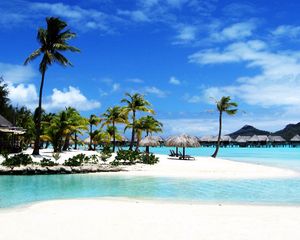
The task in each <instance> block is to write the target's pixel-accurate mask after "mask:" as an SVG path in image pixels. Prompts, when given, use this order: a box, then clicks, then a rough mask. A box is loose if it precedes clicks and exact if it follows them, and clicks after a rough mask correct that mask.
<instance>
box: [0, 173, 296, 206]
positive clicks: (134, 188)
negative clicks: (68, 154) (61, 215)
mask: <svg viewBox="0 0 300 240" xmlns="http://www.w3.org/2000/svg"><path fill="white" fill-rule="evenodd" d="M0 192H1V197H0V207H1V208H5V207H12V206H16V205H20V204H26V203H31V202H35V201H41V200H49V199H67V198H86V197H129V198H147V199H165V200H179V201H185V200H186V201H201V202H212V203H247V204H248V203H250V204H285V205H286V204H294V205H300V179H289V180H286V179H285V180H280V179H277V180H275V179H274V180H195V179H193V180H192V179H189V180H187V179H175V178H154V177H131V176H130V177H129V176H126V177H121V176H99V175H91V174H89V175H81V174H80V175H47V176H2V177H1V178H0Z"/></svg>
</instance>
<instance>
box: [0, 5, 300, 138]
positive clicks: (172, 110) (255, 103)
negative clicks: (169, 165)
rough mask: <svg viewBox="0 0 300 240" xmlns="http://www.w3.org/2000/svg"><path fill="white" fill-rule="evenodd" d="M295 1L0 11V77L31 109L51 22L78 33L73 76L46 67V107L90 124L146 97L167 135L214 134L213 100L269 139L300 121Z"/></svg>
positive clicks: (228, 124) (231, 122) (236, 122)
mask: <svg viewBox="0 0 300 240" xmlns="http://www.w3.org/2000/svg"><path fill="white" fill-rule="evenodd" d="M299 9H300V2H298V1H296V0H295V1H283V0H277V1H269V0H268V1H267V0H260V1H249V0H248V1H229V0H222V1H221V0H205V1H204V0H202V1H201V0H199V1H197V0H190V1H189V0H143V1H142V0H136V1H133V0H131V1H125V0H119V1H116V0H115V1H114V0H84V1H83V0H82V1H80V0H77V1H23V0H10V1H8V0H2V1H1V2H0V36H1V37H0V52H1V54H0V75H2V76H3V77H4V79H5V81H6V82H7V83H8V85H9V89H10V97H11V99H12V102H13V104H14V105H19V106H20V105H26V106H28V107H29V108H31V109H33V108H34V107H35V106H36V105H37V90H38V87H39V82H40V75H39V72H38V61H36V62H34V63H32V64H30V65H29V66H27V67H24V66H22V64H23V62H24V60H25V58H26V57H27V56H28V55H29V54H30V53H31V52H32V51H33V50H34V49H36V48H37V47H38V44H37V41H36V32H37V28H38V27H40V26H45V17H47V16H58V17H61V18H62V19H63V20H65V21H66V22H67V23H68V24H69V27H70V28H71V30H73V31H74V32H76V33H77V38H76V39H74V40H72V42H71V43H72V45H75V46H77V47H79V48H80V49H81V53H80V54H72V53H71V54H67V57H68V58H69V59H70V60H71V62H72V63H73V64H74V67H72V68H62V67H60V66H52V67H51V68H49V70H48V72H47V75H46V83H45V84H46V85H45V91H44V107H45V108H46V110H48V111H58V110H61V109H63V108H64V107H65V106H69V105H70V106H73V107H76V108H77V109H79V110H80V111H81V113H82V114H84V115H86V116H88V115H89V114H91V113H95V114H97V115H100V114H101V113H103V112H104V111H105V109H106V108H107V107H109V106H112V105H115V104H120V99H121V98H122V97H123V95H124V93H125V92H140V93H142V94H145V95H146V98H147V99H148V100H150V101H151V102H152V104H153V107H154V109H155V110H156V117H157V118H158V119H160V120H161V121H162V122H163V123H164V129H165V135H168V134H176V133H183V132H187V133H190V134H195V135H206V134H216V133H217V126H218V124H217V113H216V111H215V106H214V100H213V98H220V97H221V96H223V95H230V96H232V98H233V100H234V101H236V102H238V103H239V108H240V111H239V114H238V115H237V116H235V117H225V120H224V132H225V133H228V132H231V131H233V130H236V129H238V128H240V127H242V126H243V125H245V124H251V125H255V126H256V127H259V128H263V129H267V130H270V131H274V130H277V129H280V128H282V127H284V126H285V125H286V124H287V123H296V122H299V121H300V118H299V112H300V107H299V106H300V94H299V93H300V75H299V74H300V51H299V46H300V20H299V17H298V14H299V11H298V10H299Z"/></svg>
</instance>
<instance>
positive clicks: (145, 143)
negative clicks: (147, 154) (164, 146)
mask: <svg viewBox="0 0 300 240" xmlns="http://www.w3.org/2000/svg"><path fill="white" fill-rule="evenodd" d="M162 141H163V139H162V138H161V137H159V136H147V137H145V138H143V139H142V140H141V141H140V146H142V147H157V146H160V144H161V142H162Z"/></svg>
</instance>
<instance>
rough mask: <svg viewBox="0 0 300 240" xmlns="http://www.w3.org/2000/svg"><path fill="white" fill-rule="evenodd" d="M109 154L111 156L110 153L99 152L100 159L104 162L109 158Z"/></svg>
mask: <svg viewBox="0 0 300 240" xmlns="http://www.w3.org/2000/svg"><path fill="white" fill-rule="evenodd" d="M111 156H112V154H111V153H104V152H102V153H101V160H102V161H103V162H106V161H107V159H109V158H110V157H111Z"/></svg>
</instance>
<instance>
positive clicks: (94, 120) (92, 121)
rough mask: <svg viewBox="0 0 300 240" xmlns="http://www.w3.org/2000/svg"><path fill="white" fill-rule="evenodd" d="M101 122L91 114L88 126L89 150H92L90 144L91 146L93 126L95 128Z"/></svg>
mask: <svg viewBox="0 0 300 240" xmlns="http://www.w3.org/2000/svg"><path fill="white" fill-rule="evenodd" d="M100 122H101V119H100V118H98V117H97V116H96V115H94V114H92V115H91V116H90V118H89V125H90V144H89V150H93V147H92V144H93V137H94V134H93V126H97V125H98V124H99V123H100Z"/></svg>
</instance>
